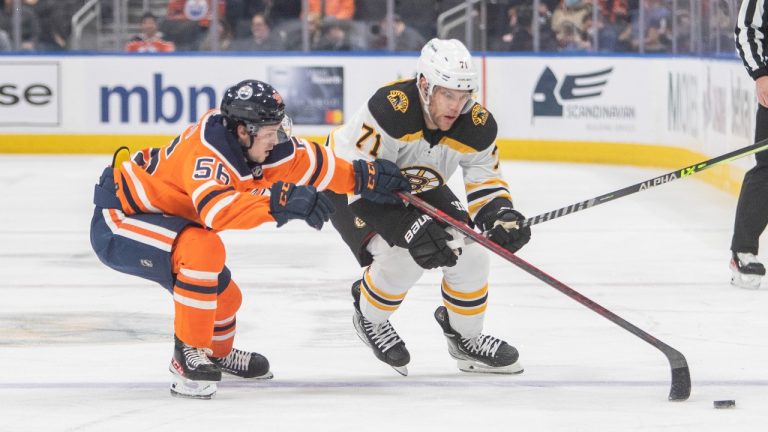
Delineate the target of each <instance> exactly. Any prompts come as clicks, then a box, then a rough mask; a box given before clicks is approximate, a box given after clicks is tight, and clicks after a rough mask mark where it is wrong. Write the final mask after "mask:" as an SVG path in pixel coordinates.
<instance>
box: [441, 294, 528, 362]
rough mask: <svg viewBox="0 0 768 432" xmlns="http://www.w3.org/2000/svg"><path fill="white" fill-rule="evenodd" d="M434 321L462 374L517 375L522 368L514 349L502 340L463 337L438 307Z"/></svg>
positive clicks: (445, 313) (444, 311)
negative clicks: (438, 326) (440, 328)
mask: <svg viewBox="0 0 768 432" xmlns="http://www.w3.org/2000/svg"><path fill="white" fill-rule="evenodd" d="M435 319H436V320H437V323H438V324H440V327H442V329H443V334H445V338H446V339H447V340H448V352H449V353H450V354H451V357H453V358H455V359H456V360H457V362H458V365H459V370H462V371H464V372H486V373H501V374H519V373H522V372H523V366H522V365H521V364H520V362H518V361H517V360H518V358H519V354H518V352H517V349H515V347H513V346H512V345H509V344H508V343H506V342H504V341H503V340H501V339H498V338H495V337H493V336H489V335H482V334H481V335H478V336H477V337H474V338H471V339H468V338H463V337H461V335H460V334H459V332H457V331H456V330H454V329H453V327H451V324H450V323H449V322H448V309H446V308H445V306H440V307H439V308H437V310H436V311H435Z"/></svg>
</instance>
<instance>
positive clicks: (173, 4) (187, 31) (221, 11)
mask: <svg viewBox="0 0 768 432" xmlns="http://www.w3.org/2000/svg"><path fill="white" fill-rule="evenodd" d="M216 12H217V14H218V16H220V17H226V16H227V15H226V12H227V8H226V2H225V1H224V0H219V2H218V9H217V11H216ZM211 16H212V13H211V0H169V1H168V10H167V14H166V19H165V21H164V22H163V24H162V30H163V33H165V36H166V37H167V38H168V40H170V41H172V42H174V43H175V44H176V49H177V50H180V51H188V50H196V49H198V47H199V45H200V42H201V41H202V39H203V38H204V36H205V34H206V32H207V30H208V27H209V26H210V23H211Z"/></svg>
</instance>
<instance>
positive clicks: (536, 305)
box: [0, 155, 768, 432]
mask: <svg viewBox="0 0 768 432" xmlns="http://www.w3.org/2000/svg"><path fill="white" fill-rule="evenodd" d="M108 162H109V157H108V156H9V155H0V200H1V201H0V202H2V204H0V270H2V277H0V413H2V421H0V431H181V430H188V429H191V428H194V429H195V430H221V431H227V430H249V431H251V430H253V431H313V432H314V431H351V430H360V431H366V432H367V431H387V432H394V431H441V432H449V431H468V430H470V431H482V430H485V429H486V428H489V429H491V430H494V431H498V430H508V431H569V432H572V431H590V432H603V431H604V432H609V431H610V432H615V431H659V430H664V431H698V432H709V431H711V432H715V431H717V432H722V431H726V430H728V431H737V430H738V431H751V430H754V431H757V430H764V429H765V426H766V424H768V414H767V413H766V411H767V410H766V406H768V391H766V389H767V388H768V367H766V365H768V343H766V334H768V287H766V288H764V289H763V290H760V291H747V290H741V289H737V288H733V287H731V286H730V285H729V283H728V282H729V277H730V273H729V270H728V260H729V251H728V247H729V244H730V235H731V226H732V223H733V213H734V209H735V204H736V199H735V197H732V196H730V195H726V194H724V193H722V192H719V191H717V190H715V189H713V188H711V187H709V186H707V185H705V184H704V183H702V182H699V181H696V180H693V179H684V180H678V181H676V182H673V183H670V184H666V185H663V186H660V187H658V188H655V189H652V190H648V191H644V192H641V193H638V194H635V195H632V196H629V197H625V198H622V199H619V200H616V201H614V202H611V203H607V204H605V205H601V206H599V207H595V208H592V209H589V210H586V211H583V212H579V213H576V214H573V215H569V216H565V217H562V218H560V219H557V220H553V221H549V222H546V223H543V224H540V225H537V226H535V227H534V228H533V239H532V240H531V242H530V243H529V244H528V245H527V246H526V247H525V248H523V249H522V250H521V251H520V252H519V256H520V257H522V258H524V259H525V260H527V261H529V262H531V263H532V264H534V265H535V266H537V267H539V268H540V269H542V270H543V271H545V272H547V273H549V274H551V275H552V276H554V277H556V278H557V279H559V280H561V281H563V282H565V283H566V284H568V285H569V286H570V287H572V288H574V289H576V290H577V291H579V292H581V293H582V294H584V295H586V296H587V297H589V298H591V299H593V300H595V301H597V302H598V303H600V304H602V305H603V306H605V307H607V308H608V309H610V310H612V311H613V312H615V313H617V314H618V315H620V316H621V317H623V318H624V319H626V320H628V321H630V322H631V323H633V324H635V325H637V326H638V327H640V328H642V329H643V330H646V331H648V332H649V333H651V334H653V335H654V336H656V337H657V338H659V339H661V340H662V341H664V342H666V343H667V344H669V345H671V346H673V347H675V348H676V349H678V350H679V351H681V352H682V353H683V354H685V356H686V357H687V359H688V363H689V364H690V368H691V374H692V378H693V393H692V395H691V398H690V399H689V400H688V401H686V402H669V401H667V394H668V392H669V379H670V370H669V365H668V363H667V360H666V359H665V357H664V356H663V355H662V354H661V353H660V352H659V351H657V350H656V349H655V348H653V347H652V346H650V345H648V344H646V343H645V342H643V341H642V340H640V339H638V338H637V337H635V336H633V335H632V334H630V333H628V332H626V331H624V330H623V329H621V328H619V327H617V326H616V325H614V324H613V323H611V322H610V321H608V320H606V319H604V318H602V317H601V316H599V315H597V314H595V313H594V312H592V311H590V310H589V309H587V308H585V307H584V306H582V305H580V304H578V303H577V302H575V301H573V300H571V299H569V298H567V297H566V296H564V295H563V294H561V293H560V292H558V291H556V290H555V289H553V288H551V287H549V286H547V285H545V284H543V283H541V282H540V281H538V280H537V279H535V278H533V277H531V276H529V275H527V274H526V273H523V272H522V271H520V270H519V269H517V268H515V267H514V266H513V265H511V264H509V263H507V262H506V261H504V260H502V259H500V258H496V257H494V258H493V261H492V270H491V278H490V287H491V288H490V289H491V292H490V306H489V307H488V313H487V320H486V326H485V331H486V332H487V333H491V334H494V335H496V336H499V337H503V338H504V339H506V340H508V341H509V342H510V343H512V344H514V345H515V346H517V347H518V349H519V350H520V352H521V361H522V362H523V364H524V366H525V368H526V371H525V373H524V374H522V375H519V376H499V375H490V376H487V375H485V376H483V375H469V374H464V373H461V372H459V371H458V370H457V369H456V367H455V362H454V361H453V360H452V359H451V358H450V357H449V356H448V353H447V350H446V346H445V341H444V338H443V336H442V334H441V332H440V329H439V327H438V325H437V323H436V322H435V321H434V318H433V317H432V312H433V311H434V309H435V307H437V306H438V305H439V304H440V291H439V280H440V274H439V272H437V271H431V272H428V273H427V274H426V275H425V276H424V277H423V278H422V280H421V281H420V282H419V283H418V284H417V285H416V286H415V287H414V288H413V289H412V290H411V292H410V293H409V295H408V297H407V299H406V301H405V302H404V303H403V306H402V307H401V309H400V310H399V311H398V312H397V313H396V314H395V315H394V317H393V319H392V322H393V325H394V326H395V327H396V328H397V329H398V332H399V333H400V335H401V336H402V337H403V338H404V340H405V341H406V343H407V346H408V348H409V350H410V352H411V357H412V361H411V364H410V365H409V371H410V375H409V376H408V377H401V376H399V375H398V374H397V373H396V372H395V371H393V370H392V369H390V368H389V367H387V366H386V365H384V364H383V363H380V362H379V361H377V360H376V359H375V358H374V357H373V354H372V353H371V352H370V351H369V349H368V348H367V347H365V346H363V344H362V343H361V342H360V341H359V340H358V338H357V336H356V335H355V333H354V330H353V327H352V322H351V319H352V318H351V317H352V305H351V297H350V295H349V286H350V284H351V282H352V281H354V280H355V279H356V278H358V277H359V275H360V273H361V270H360V269H359V268H358V267H357V265H356V262H355V261H354V259H353V258H352V255H351V254H350V253H349V252H348V250H347V249H346V247H345V245H344V244H343V243H342V242H341V240H340V238H339V237H338V235H337V234H336V232H335V231H334V230H333V227H331V226H327V227H326V228H324V229H323V230H322V231H321V232H314V231H312V230H311V229H309V228H307V227H306V226H304V225H303V224H302V223H301V222H298V221H294V222H291V223H289V224H288V225H286V226H285V227H283V228H281V229H279V230H278V229H276V228H274V227H273V226H269V227H261V228H258V229H256V230H252V231H240V232H226V233H224V234H223V238H224V241H225V243H226V244H227V248H228V260H227V262H228V265H229V267H230V268H231V269H232V273H233V276H234V278H235V280H236V281H237V282H238V284H239V285H240V287H241V289H242V290H243V294H244V302H243V306H242V308H241V311H240V313H239V315H238V337H237V342H236V344H237V346H238V347H240V348H242V349H252V350H256V351H259V352H261V353H263V354H265V355H266V356H267V357H268V358H269V360H270V362H271V363H272V365H273V368H272V370H273V372H274V374H275V378H274V379H273V380H271V381H264V382H247V381H242V380H241V381H235V380H227V381H225V382H223V383H221V385H220V386H219V391H218V394H217V396H216V398H215V399H214V400H212V401H196V400H180V399H175V398H172V397H171V396H170V395H169V391H168V386H169V382H170V374H169V372H168V370H167V367H168V362H169V359H170V355H171V349H172V331H173V330H172V320H173V317H172V311H173V307H172V301H171V298H170V296H169V295H168V293H167V292H166V291H164V290H163V289H162V288H160V287H159V286H155V285H153V284H152V283H150V282H147V281H143V280H141V279H138V278H134V277H131V276H126V275H121V274H119V273H116V272H114V271H112V270H110V269H108V268H106V267H105V266H103V265H102V264H101V263H100V262H99V261H98V260H97V259H96V257H95V256H94V254H93V252H92V251H91V248H90V245H89V241H88V226H89V221H90V217H91V212H92V208H91V193H92V185H93V183H94V182H95V181H96V179H97V178H98V176H99V174H100V172H101V169H102V167H103V166H104V165H105V164H107V163H108ZM503 170H504V174H505V176H506V178H507V180H508V181H509V183H510V185H511V188H512V190H513V193H514V198H515V205H516V207H517V208H518V209H520V210H521V211H522V212H523V213H524V214H526V215H528V216H533V215H536V214H539V213H543V212H546V211H549V210H553V209H556V208H559V207H562V206H565V205H567V204H571V203H575V202H578V201H581V200H585V199H588V198H591V197H594V196H597V195H600V194H603V193H606V192H609V191H611V190H615V189H619V188H621V187H624V186H627V185H630V184H634V183H637V182H639V181H642V180H645V179H648V178H651V177H654V176H656V175H660V174H662V173H663V171H658V170H649V169H639V168H632V167H612V166H601V165H574V164H555V163H527V162H526V163H523V162H506V163H504V165H503ZM456 181H457V179H452V181H451V184H452V185H458V183H457V182H456ZM462 195H463V194H462ZM764 261H765V259H764ZM764 282H768V281H764ZM721 399H735V400H736V404H737V405H736V408H735V409H733V410H716V409H714V408H713V406H712V402H713V401H714V400H721Z"/></svg>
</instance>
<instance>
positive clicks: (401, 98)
mask: <svg viewBox="0 0 768 432" xmlns="http://www.w3.org/2000/svg"><path fill="white" fill-rule="evenodd" d="M387 99H388V100H389V103H391V104H392V108H394V110H395V111H400V112H401V113H405V112H406V111H408V96H406V95H405V93H403V92H402V91H400V90H390V92H389V94H388V95H387Z"/></svg>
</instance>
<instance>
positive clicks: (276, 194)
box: [269, 181, 333, 229]
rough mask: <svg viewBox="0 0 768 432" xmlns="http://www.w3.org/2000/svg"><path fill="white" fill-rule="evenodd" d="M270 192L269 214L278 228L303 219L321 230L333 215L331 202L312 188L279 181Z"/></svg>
mask: <svg viewBox="0 0 768 432" xmlns="http://www.w3.org/2000/svg"><path fill="white" fill-rule="evenodd" d="M269 190H270V193H271V196H270V198H269V212H270V213H271V214H272V217H273V218H275V221H276V222H277V226H278V228H279V227H281V226H283V225H285V224H286V222H288V221H289V220H291V219H303V220H305V221H306V222H307V225H309V226H311V227H312V228H316V229H320V228H322V227H323V223H324V222H328V219H329V218H330V217H331V214H332V213H333V204H331V200H329V199H328V198H327V197H326V196H325V195H323V194H320V193H317V189H315V188H314V187H312V186H296V185H295V184H293V183H284V182H281V181H278V182H275V184H273V185H272V187H271V188H269Z"/></svg>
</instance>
